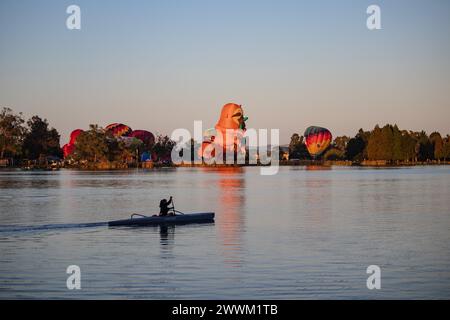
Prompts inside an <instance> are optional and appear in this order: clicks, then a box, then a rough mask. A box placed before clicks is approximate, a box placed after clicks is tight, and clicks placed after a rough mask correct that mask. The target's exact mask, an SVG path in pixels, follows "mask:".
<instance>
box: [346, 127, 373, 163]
mask: <svg viewBox="0 0 450 320" xmlns="http://www.w3.org/2000/svg"><path fill="white" fill-rule="evenodd" d="M369 137H370V132H364V130H363V129H359V132H358V134H357V135H356V136H355V137H354V138H351V139H350V140H349V141H348V143H347V148H346V150H345V158H346V159H347V160H351V161H358V162H361V161H363V160H364V159H367V144H368V141H369Z"/></svg>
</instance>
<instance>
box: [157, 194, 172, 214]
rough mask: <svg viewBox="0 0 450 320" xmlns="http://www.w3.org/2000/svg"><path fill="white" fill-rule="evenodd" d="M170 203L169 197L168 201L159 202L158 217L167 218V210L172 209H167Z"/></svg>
mask: <svg viewBox="0 0 450 320" xmlns="http://www.w3.org/2000/svg"><path fill="white" fill-rule="evenodd" d="M171 203H172V196H171V197H170V199H169V201H167V200H166V199H162V200H161V201H160V202H159V208H160V210H159V216H160V217H164V216H167V215H168V214H169V210H170V209H172V208H169V206H170V204H171Z"/></svg>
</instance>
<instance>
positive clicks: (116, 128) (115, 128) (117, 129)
mask: <svg viewBox="0 0 450 320" xmlns="http://www.w3.org/2000/svg"><path fill="white" fill-rule="evenodd" d="M105 130H106V131H107V132H111V134H112V135H113V136H114V137H116V138H118V137H128V136H129V135H130V134H131V132H132V131H133V130H131V128H130V127H129V126H127V125H124V124H122V123H112V124H110V125H108V126H106V128H105Z"/></svg>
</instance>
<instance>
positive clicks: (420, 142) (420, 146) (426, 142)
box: [415, 131, 434, 161]
mask: <svg viewBox="0 0 450 320" xmlns="http://www.w3.org/2000/svg"><path fill="white" fill-rule="evenodd" d="M415 151H416V157H417V159H418V160H419V161H427V160H431V159H433V158H434V150H433V145H432V144H431V141H430V139H429V138H428V136H427V134H426V133H425V131H422V132H420V133H419V134H418V136H417V143H416V148H415Z"/></svg>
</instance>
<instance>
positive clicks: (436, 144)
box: [430, 132, 444, 160]
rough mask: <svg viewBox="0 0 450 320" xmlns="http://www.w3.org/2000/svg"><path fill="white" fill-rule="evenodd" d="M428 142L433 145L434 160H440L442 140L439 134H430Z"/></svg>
mask: <svg viewBox="0 0 450 320" xmlns="http://www.w3.org/2000/svg"><path fill="white" fill-rule="evenodd" d="M430 142H431V144H432V145H433V150H434V158H435V159H436V160H441V159H442V158H444V140H443V139H442V137H441V134H440V133H439V132H433V133H432V134H430Z"/></svg>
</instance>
